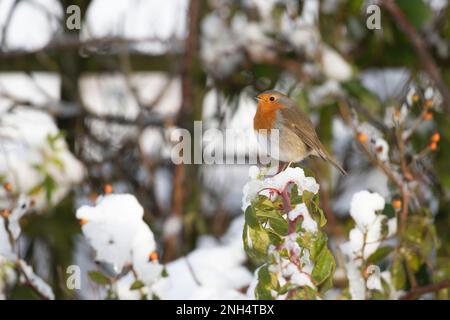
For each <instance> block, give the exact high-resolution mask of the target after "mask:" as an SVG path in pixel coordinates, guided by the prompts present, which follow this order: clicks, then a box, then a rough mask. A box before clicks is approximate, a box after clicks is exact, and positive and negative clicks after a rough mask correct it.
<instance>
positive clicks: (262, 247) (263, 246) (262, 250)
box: [242, 224, 270, 262]
mask: <svg viewBox="0 0 450 320" xmlns="http://www.w3.org/2000/svg"><path fill="white" fill-rule="evenodd" d="M242 238H243V240H244V249H245V251H246V252H247V254H248V256H249V257H250V258H251V259H253V260H255V262H263V261H264V260H265V257H266V256H267V248H268V247H269V244H270V238H269V235H268V233H267V231H266V230H264V229H262V228H261V227H259V228H257V229H253V228H250V227H249V226H248V225H247V224H245V225H244V231H243V235H242Z"/></svg>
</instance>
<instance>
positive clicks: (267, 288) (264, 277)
mask: <svg viewBox="0 0 450 320" xmlns="http://www.w3.org/2000/svg"><path fill="white" fill-rule="evenodd" d="M272 288H273V286H272V277H271V275H270V272H269V269H268V266H267V265H264V266H262V267H261V268H259V270H258V284H257V285H256V288H255V295H256V298H257V299H258V300H273V297H272V294H271V289H272Z"/></svg>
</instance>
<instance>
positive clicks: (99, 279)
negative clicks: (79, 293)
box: [88, 271, 111, 285]
mask: <svg viewBox="0 0 450 320" xmlns="http://www.w3.org/2000/svg"><path fill="white" fill-rule="evenodd" d="M88 275H89V278H90V279H91V280H92V281H93V282H95V283H97V284H101V285H108V284H111V280H110V279H109V278H108V277H107V276H105V275H104V274H103V273H101V272H99V271H90V272H89V273H88Z"/></svg>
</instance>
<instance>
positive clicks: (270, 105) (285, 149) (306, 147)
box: [253, 90, 346, 174]
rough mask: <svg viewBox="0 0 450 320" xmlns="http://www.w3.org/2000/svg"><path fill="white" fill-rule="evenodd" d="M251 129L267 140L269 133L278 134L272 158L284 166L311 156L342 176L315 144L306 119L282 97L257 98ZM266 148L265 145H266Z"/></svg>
mask: <svg viewBox="0 0 450 320" xmlns="http://www.w3.org/2000/svg"><path fill="white" fill-rule="evenodd" d="M256 98H257V99H258V107H257V110H256V114H255V117H254V118H253V128H254V130H255V132H256V134H257V136H258V140H259V141H260V140H261V139H260V138H263V139H266V142H267V139H268V136H269V135H270V134H271V132H272V130H274V129H276V130H278V141H277V142H276V144H277V152H276V153H274V154H276V156H273V154H271V156H272V157H274V158H276V159H277V160H280V161H284V162H299V161H302V160H303V159H304V158H306V157H308V156H310V155H313V156H318V157H321V158H322V159H324V160H326V161H329V162H330V163H331V164H333V165H334V166H335V167H336V168H337V169H338V170H339V171H340V172H341V173H342V174H346V172H345V170H344V169H343V168H342V167H341V166H340V165H339V163H338V162H337V161H336V160H334V158H333V157H332V156H331V155H330V154H329V153H328V152H327V151H326V149H325V147H324V146H323V145H322V143H321V142H320V140H319V137H318V136H317V133H316V131H315V129H314V125H313V124H312V122H311V120H310V119H309V117H308V115H307V114H306V113H305V112H304V111H302V110H301V109H300V108H299V107H298V106H297V104H296V103H295V102H294V101H292V100H291V99H289V97H287V96H286V95H284V94H282V93H280V92H278V91H273V90H271V91H265V92H263V93H261V94H259V95H258V96H257V97H256ZM266 146H267V144H266Z"/></svg>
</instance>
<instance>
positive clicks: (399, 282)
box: [391, 255, 406, 290]
mask: <svg viewBox="0 0 450 320" xmlns="http://www.w3.org/2000/svg"><path fill="white" fill-rule="evenodd" d="M391 269H392V281H393V282H394V287H395V289H397V290H401V289H403V288H404V287H405V283H406V273H405V268H404V266H403V263H402V258H401V257H400V256H398V255H396V256H395V257H394V260H393V262H392V267H391Z"/></svg>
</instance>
